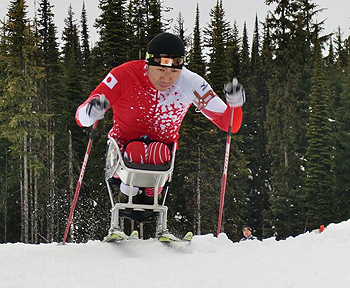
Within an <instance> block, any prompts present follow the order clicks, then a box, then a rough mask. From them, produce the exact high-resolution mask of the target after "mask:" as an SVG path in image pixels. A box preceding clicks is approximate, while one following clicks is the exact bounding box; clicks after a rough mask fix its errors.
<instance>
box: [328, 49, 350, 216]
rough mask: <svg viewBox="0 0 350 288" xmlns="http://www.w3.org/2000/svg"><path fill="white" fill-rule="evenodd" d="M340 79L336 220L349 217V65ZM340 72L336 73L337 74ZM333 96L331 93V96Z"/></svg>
mask: <svg viewBox="0 0 350 288" xmlns="http://www.w3.org/2000/svg"><path fill="white" fill-rule="evenodd" d="M347 63H350V56H349V54H348V62H347ZM344 72H345V73H344V75H343V77H341V79H342V81H341V83H342V92H341V94H340V99H339V106H338V107H337V110H336V114H335V120H336V121H335V126H336V135H335V139H336V144H335V169H334V170H335V176H336V185H335V187H336V198H337V199H338V201H337V207H336V209H337V210H336V212H337V215H338V217H339V218H338V221H344V220H347V219H349V218H350V197H349V195H350V193H349V191H350V176H349V175H350V171H349V167H350V163H349V159H350V158H349V156H350V155H349V151H350V137H349V135H350V131H349V130H350V129H349V121H350V114H349V111H350V110H349V109H350V84H349V83H350V81H349V79H350V65H348V67H347V68H346V70H345V71H344ZM340 75H342V74H338V77H337V78H338V79H339V78H340V77H339V76H340ZM331 97H333V95H332V96H331Z"/></svg>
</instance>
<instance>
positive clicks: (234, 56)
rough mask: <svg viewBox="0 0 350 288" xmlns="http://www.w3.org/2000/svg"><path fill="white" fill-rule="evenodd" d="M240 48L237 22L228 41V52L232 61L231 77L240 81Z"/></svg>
mask: <svg viewBox="0 0 350 288" xmlns="http://www.w3.org/2000/svg"><path fill="white" fill-rule="evenodd" d="M240 47H241V45H240V38H239V31H238V27H237V22H236V21H235V22H234V24H233V28H232V31H231V33H230V37H229V39H228V43H227V48H228V49H227V50H228V51H227V52H228V59H229V60H230V64H231V71H230V75H232V77H236V78H238V79H240V75H239V73H240V70H241V55H240Z"/></svg>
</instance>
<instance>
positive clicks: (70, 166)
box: [68, 130, 74, 242]
mask: <svg viewBox="0 0 350 288" xmlns="http://www.w3.org/2000/svg"><path fill="white" fill-rule="evenodd" d="M68 137H69V144H68V157H69V159H68V163H69V164H68V178H69V192H68V201H69V203H72V202H73V197H74V195H73V193H74V175H73V143H72V131H71V130H68ZM70 240H71V242H73V241H74V219H72V221H71V224H70Z"/></svg>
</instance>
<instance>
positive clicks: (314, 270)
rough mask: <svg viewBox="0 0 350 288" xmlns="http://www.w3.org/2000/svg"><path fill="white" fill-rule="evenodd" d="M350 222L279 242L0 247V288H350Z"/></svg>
mask: <svg viewBox="0 0 350 288" xmlns="http://www.w3.org/2000/svg"><path fill="white" fill-rule="evenodd" d="M349 239H350V220H349V221H345V222H342V223H339V224H331V225H329V226H328V227H326V229H325V230H324V231H323V232H322V233H320V234H318V233H314V232H310V233H305V234H302V235H300V236H298V237H294V238H293V237H290V238H288V239H286V240H284V241H275V239H273V238H270V239H266V240H264V241H257V240H255V241H246V242H240V243H233V242H232V241H230V240H229V239H228V238H227V236H226V234H224V233H222V234H220V235H219V237H214V235H213V234H207V235H201V236H194V237H193V240H192V242H191V244H189V245H184V243H180V244H178V245H165V244H163V243H159V242H158V241H157V240H154V239H150V240H144V241H142V240H139V241H138V240H135V241H132V240H131V241H127V242H123V243H119V244H116V243H101V242H100V241H89V242H88V243H86V244H71V243H69V244H67V245H58V244H57V243H53V244H40V245H29V244H23V243H16V244H10V243H8V244H1V245H0V255H1V257H0V279H1V280H0V282H1V285H0V286H1V287H2V288H17V287H26V288H34V287H35V288H47V287H50V288H56V287H57V288H62V287H68V288H71V287H73V288H80V287H84V288H89V287H91V288H92V287H93V288H97V287H124V288H127V287H142V288H157V287H162V288H164V287H167V288H172V287H176V288H178V287H193V288H197V287H198V288H199V287H200V288H205V287H210V288H212V287H220V288H225V287H227V288H230V287H244V286H247V285H249V286H251V287H260V288H264V287H266V288H271V287H281V288H301V287H305V288H313V287H315V288H316V287H317V288H323V287H324V288H329V287H334V285H336V286H337V287H350V273H349V267H350V240H349Z"/></svg>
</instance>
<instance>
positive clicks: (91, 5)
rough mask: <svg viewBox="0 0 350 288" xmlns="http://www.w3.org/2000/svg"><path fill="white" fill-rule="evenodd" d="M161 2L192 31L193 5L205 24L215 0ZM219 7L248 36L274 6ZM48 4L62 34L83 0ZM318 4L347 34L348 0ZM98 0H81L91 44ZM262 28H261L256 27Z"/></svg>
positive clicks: (0, 11) (230, 2) (4, 0)
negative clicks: (68, 20)
mask: <svg viewBox="0 0 350 288" xmlns="http://www.w3.org/2000/svg"><path fill="white" fill-rule="evenodd" d="M35 1H36V2H38V0H26V3H27V5H28V6H29V14H28V16H29V17H30V18H32V17H33V16H34V10H35V9H34V3H35ZM162 1H163V3H164V4H163V5H164V6H167V7H172V8H173V9H172V10H171V11H170V12H168V13H166V14H163V16H164V18H168V19H174V22H175V21H176V18H177V16H178V14H179V12H181V14H182V17H183V18H184V20H185V28H187V33H188V34H190V33H192V30H193V26H194V20H195V12H196V5H197V3H198V4H199V10H200V25H201V27H206V26H207V23H208V22H209V19H210V18H209V12H210V10H211V9H212V8H213V7H214V6H215V4H216V3H217V0H162ZM222 1H223V7H224V10H225V13H226V20H228V21H230V22H231V24H233V23H234V21H236V23H237V25H238V28H239V30H240V32H241V33H242V28H243V25H244V22H246V25H247V31H248V37H249V38H250V39H251V38H252V34H253V29H254V23H255V15H257V16H258V19H259V21H264V19H265V17H266V15H267V11H268V10H271V11H273V8H274V6H267V5H266V4H265V1H264V0H245V1H242V0H222ZM50 2H51V4H52V5H54V8H53V12H54V14H55V23H56V25H57V27H58V31H59V37H60V38H61V36H62V29H63V27H64V18H66V17H67V10H68V7H69V5H70V4H72V8H73V11H74V12H75V18H76V19H80V14H81V10H82V3H83V0H51V1H50ZM313 2H314V3H316V4H317V5H319V7H320V8H327V9H326V10H324V11H323V12H320V13H319V15H318V17H317V20H318V21H321V20H326V22H325V31H324V33H325V34H326V33H331V32H333V31H336V30H337V29H338V26H340V27H341V29H342V31H343V32H344V38H345V37H347V36H349V34H350V30H349V28H350V12H349V11H350V1H347V0H332V1H330V0H315V1H313ZM9 3H10V0H1V1H0V17H1V18H0V19H1V20H3V19H4V16H5V15H6V13H7V8H8V6H9ZM98 3H99V0H85V6H86V10H87V17H88V22H89V30H90V35H91V39H90V41H91V44H93V43H95V42H96V41H97V40H98V33H97V31H96V29H95V28H94V27H93V24H94V22H95V19H96V18H97V17H98V16H99V15H100V10H99V9H98ZM260 29H262V28H260Z"/></svg>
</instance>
